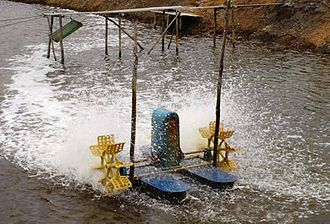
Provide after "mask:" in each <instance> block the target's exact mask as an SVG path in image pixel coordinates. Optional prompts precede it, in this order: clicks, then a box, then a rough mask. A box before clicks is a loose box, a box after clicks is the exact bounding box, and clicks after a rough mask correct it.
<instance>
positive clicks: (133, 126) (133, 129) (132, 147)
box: [129, 22, 139, 181]
mask: <svg viewBox="0 0 330 224" xmlns="http://www.w3.org/2000/svg"><path fill="white" fill-rule="evenodd" d="M138 60H139V59H138V53H137V24H136V22H134V64H133V77H132V117H131V144H130V152H129V156H130V160H131V162H132V163H133V165H132V166H131V167H130V172H129V177H130V179H131V181H133V179H134V151H135V137H136V82H137V66H138Z"/></svg>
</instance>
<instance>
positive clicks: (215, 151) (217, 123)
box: [213, 0, 231, 166]
mask: <svg viewBox="0 0 330 224" xmlns="http://www.w3.org/2000/svg"><path fill="white" fill-rule="evenodd" d="M230 5H231V0H227V1H226V11H225V26H224V30H223V39H222V47H221V57H220V69H219V77H218V84H217V104H216V119H215V132H214V141H213V142H214V147H213V166H218V138H219V126H220V105H221V86H222V74H223V67H224V65H223V64H224V56H225V49H226V40H227V30H228V14H229V9H230Z"/></svg>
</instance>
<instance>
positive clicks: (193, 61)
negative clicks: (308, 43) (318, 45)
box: [0, 3, 330, 223]
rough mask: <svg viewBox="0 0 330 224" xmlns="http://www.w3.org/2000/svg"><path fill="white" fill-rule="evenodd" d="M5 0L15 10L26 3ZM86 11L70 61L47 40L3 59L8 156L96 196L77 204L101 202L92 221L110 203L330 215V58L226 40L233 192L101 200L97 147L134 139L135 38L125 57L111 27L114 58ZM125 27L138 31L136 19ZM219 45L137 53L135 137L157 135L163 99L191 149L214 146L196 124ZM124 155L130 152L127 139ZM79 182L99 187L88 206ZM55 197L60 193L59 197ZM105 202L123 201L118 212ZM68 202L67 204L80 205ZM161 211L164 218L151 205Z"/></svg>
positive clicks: (205, 114)
mask: <svg viewBox="0 0 330 224" xmlns="http://www.w3.org/2000/svg"><path fill="white" fill-rule="evenodd" d="M1 4H4V5H6V4H7V5H6V7H8V8H9V10H15V9H16V8H22V6H21V5H16V4H14V3H1ZM0 6H2V5H0ZM24 6H25V5H24ZM29 7H30V8H33V10H35V11H37V12H40V11H39V10H44V9H43V8H42V7H41V8H40V9H38V8H36V7H35V6H29ZM78 19H81V20H83V23H84V27H83V28H82V29H80V30H79V32H77V33H75V34H73V35H72V36H70V37H69V38H68V39H66V41H65V53H66V67H65V68H62V67H61V65H59V64H58V63H56V62H54V61H52V60H47V59H46V58H45V53H46V49H47V46H46V41H47V40H46V39H45V38H39V39H37V40H38V41H37V40H34V41H35V43H34V42H33V43H29V44H28V45H27V46H24V48H23V50H22V51H23V52H19V53H17V54H16V55H11V54H9V53H8V54H7V56H6V55H5V56H4V59H5V60H7V59H8V58H9V60H8V61H7V62H6V63H4V66H6V67H7V70H6V71H7V74H13V76H12V83H10V84H8V86H7V87H6V89H5V90H4V93H3V94H4V95H5V100H4V101H3V102H2V103H1V111H2V114H0V120H1V135H0V139H1V142H2V152H1V156H5V157H6V158H8V160H10V161H11V162H13V163H15V164H18V165H19V166H21V167H23V168H24V169H26V170H28V172H31V173H34V175H35V177H34V178H35V179H37V178H41V179H42V180H55V181H56V182H59V183H60V184H62V185H65V186H67V187H68V188H69V189H70V192H72V193H68V194H69V195H66V197H65V199H63V200H64V201H69V200H70V201H72V200H73V201H75V202H77V201H84V202H86V201H89V202H88V203H86V204H87V205H86V206H84V207H82V208H81V210H79V212H81V213H82V214H86V215H90V213H91V211H94V210H95V209H99V211H100V213H99V214H98V215H97V216H98V217H97V218H95V219H93V218H91V219H90V220H94V221H95V220H102V217H107V215H108V212H106V211H107V209H109V210H111V211H113V210H115V211H118V213H119V214H120V213H121V212H122V211H125V212H126V210H133V211H131V213H130V215H129V217H127V220H126V219H124V220H126V221H127V222H131V221H132V220H131V218H130V217H131V216H137V214H139V213H142V214H146V219H150V220H151V222H158V223H159V222H161V220H166V221H165V222H171V223H173V222H175V221H177V222H179V223H181V222H189V223H200V222H207V223H209V222H211V223H212V222H214V223H218V222H235V223H236V222H241V223H244V222H257V221H264V222H288V223H291V222H301V221H302V220H304V219H306V220H308V218H310V217H317V216H320V217H321V220H322V217H325V216H326V215H327V214H328V213H329V207H328V205H327V204H328V202H329V177H328V176H329V144H330V143H329V128H328V126H329V125H328V123H329V113H328V111H329V100H330V91H329V87H330V74H329V71H330V60H329V58H328V56H326V55H314V54H311V53H299V52H294V51H286V52H274V51H272V50H270V49H259V48H256V47H255V46H254V45H252V44H240V45H239V47H238V48H237V49H231V48H230V46H229V48H228V52H227V58H226V61H225V63H226V67H225V73H224V87H223V94H222V97H223V100H222V105H221V106H222V107H221V108H222V111H221V116H222V119H223V120H224V121H225V124H226V125H227V126H230V127H232V128H233V129H234V130H235V134H234V139H233V140H232V143H233V145H236V146H239V147H241V148H242V151H241V153H239V154H236V155H234V158H235V160H237V161H238V163H239V165H240V169H239V171H238V172H237V175H238V176H239V177H240V180H239V182H238V184H237V185H238V186H237V188H236V189H234V190H233V191H230V192H218V191H216V190H213V189H211V188H209V187H207V186H203V185H200V184H198V183H196V182H194V181H191V180H187V181H189V182H191V184H192V187H193V188H192V191H191V192H190V194H191V196H192V200H191V201H190V202H189V203H187V204H185V205H180V206H177V205H169V204H167V203H166V202H163V201H159V200H154V199H151V198H149V197H148V196H146V195H144V194H139V193H137V192H135V191H132V192H127V193H125V194H123V195H120V196H116V198H115V199H108V198H107V197H103V196H101V197H98V195H99V194H100V191H102V189H100V186H99V185H98V183H97V180H98V179H100V175H101V174H100V173H97V172H95V171H94V170H93V169H92V168H91V167H93V166H95V165H96V164H97V163H98V162H99V161H98V159H97V158H94V157H93V156H92V155H91V154H90V152H89V150H88V146H89V145H90V144H93V143H94V142H95V138H96V136H97V135H100V134H104V133H115V135H116V137H117V139H120V140H124V141H126V142H129V133H130V123H129V122H130V111H131V107H130V100H131V90H130V85H131V75H132V55H131V52H132V46H131V42H130V39H128V38H126V37H125V38H124V40H123V42H124V43H123V45H124V50H123V59H122V60H118V59H117V43H116V41H117V35H116V33H117V30H116V28H115V27H110V28H111V30H110V33H111V35H112V36H111V44H110V49H109V50H110V54H111V55H110V56H109V57H107V58H104V55H103V46H104V43H103V32H104V27H103V23H104V20H103V19H102V18H99V17H95V16H88V17H84V18H78ZM43 22H45V21H43ZM124 26H125V28H126V29H127V30H131V29H130V23H129V22H128V21H126V22H125V23H124ZM40 29H43V30H44V27H43V28H42V27H41V28H40ZM139 29H140V36H139V38H140V39H141V40H143V43H144V45H145V46H146V48H147V49H148V47H150V46H151V45H152V43H153V42H154V41H155V40H156V38H157V35H158V34H157V33H155V32H154V31H152V30H150V29H148V28H146V27H144V26H143V25H140V27H139ZM24 32H27V33H29V31H28V30H24ZM31 32H32V31H31ZM30 35H32V34H30ZM1 38H4V39H5V40H6V41H8V39H7V37H2V36H1ZM211 46H212V43H211V41H210V40H209V39H205V38H191V37H189V38H183V39H182V40H181V46H180V56H179V58H177V57H175V52H174V51H173V49H171V50H170V51H168V52H166V53H165V54H164V55H161V54H160V52H159V49H156V50H155V51H153V52H152V53H151V55H147V54H146V53H145V52H141V53H140V55H139V56H140V59H139V68H138V119H137V120H138V127H137V144H138V146H141V145H145V144H149V142H150V125H151V114H152V111H153V110H154V109H155V108H157V107H159V106H164V107H167V108H169V109H171V110H175V111H177V112H178V114H179V116H180V126H181V127H180V131H181V133H180V134H181V146H182V149H183V150H184V151H191V150H195V149H196V148H197V147H198V145H199V144H206V143H205V142H204V141H203V140H202V139H201V138H200V136H199V133H198V131H197V130H198V128H199V127H203V126H205V125H207V124H208V123H209V121H211V120H214V113H215V112H214V111H215V82H216V78H217V72H218V61H219V49H217V50H215V51H214V50H213V49H212V48H211ZM57 53H58V52H57ZM8 71H9V72H8ZM1 72H2V74H6V72H5V70H1ZM126 145H128V144H126ZM140 154H141V152H140V151H138V152H137V156H141V155H140ZM122 157H123V158H125V159H128V147H127V146H126V148H125V153H124V155H122ZM49 184H50V185H53V184H54V183H53V182H50V183H49ZM86 186H91V188H89V187H87V188H88V190H87V189H86ZM74 189H79V194H82V195H83V194H84V192H85V193H86V194H92V195H96V196H95V197H96V198H94V199H93V200H94V202H93V203H90V200H92V199H91V198H93V196H91V198H88V197H87V198H84V197H83V198H81V197H82V196H81V195H80V196H77V195H76V194H77V192H76V191H75V190H74ZM92 189H93V190H92ZM32 191H33V190H32ZM80 191H81V192H82V193H80ZM49 197H50V196H49ZM52 197H54V198H55V199H54V198H52ZM51 198H52V199H51V200H61V195H58V196H57V195H52V196H51ZM108 200H118V201H117V203H119V204H120V208H119V210H116V209H117V208H116V206H114V205H112V204H113V203H108ZM84 202H83V203H84ZM64 207H65V208H64ZM64 207H63V208H59V209H69V210H71V211H72V213H75V212H77V211H76V210H75V209H74V208H73V207H70V206H64ZM100 207H101V208H100ZM133 208H134V209H133ZM155 208H157V210H156V211H158V212H161V214H162V216H164V217H166V218H161V217H157V215H156V214H157V212H156V214H155V213H153V212H150V211H151V210H153V209H155ZM150 213H151V215H150ZM148 217H149V218H148ZM150 217H151V218H150ZM119 219H120V220H119V221H118V222H120V221H123V219H122V218H119ZM63 220H65V219H63ZM104 220H108V219H104ZM150 220H149V221H150ZM30 221H31V220H30ZM145 221H146V220H143V219H139V222H141V223H143V222H145Z"/></svg>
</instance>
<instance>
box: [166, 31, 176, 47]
mask: <svg viewBox="0 0 330 224" xmlns="http://www.w3.org/2000/svg"><path fill="white" fill-rule="evenodd" d="M174 32H175V27H173V30H172V33H171V38H170V41H169V42H168V45H167V49H170V47H171V43H172V39H173V35H174Z"/></svg>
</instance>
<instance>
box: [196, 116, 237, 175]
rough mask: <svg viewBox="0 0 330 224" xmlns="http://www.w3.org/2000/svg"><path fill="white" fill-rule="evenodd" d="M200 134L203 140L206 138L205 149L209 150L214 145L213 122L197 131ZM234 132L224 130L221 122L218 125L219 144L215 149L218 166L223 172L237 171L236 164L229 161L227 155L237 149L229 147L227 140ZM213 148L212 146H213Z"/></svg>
mask: <svg viewBox="0 0 330 224" xmlns="http://www.w3.org/2000/svg"><path fill="white" fill-rule="evenodd" d="M199 132H200V134H201V135H202V137H203V138H206V139H207V140H208V144H207V148H208V149H211V147H212V146H211V145H213V144H214V133H215V121H211V122H210V124H209V127H204V128H200V129H199ZM233 134H234V131H233V130H230V129H227V130H225V129H224V124H223V122H221V123H220V132H219V136H218V138H219V141H218V142H219V144H218V147H217V153H218V165H219V166H220V167H221V168H222V169H223V170H224V171H235V170H237V167H238V166H237V164H236V162H235V161H233V160H230V159H229V158H228V156H229V153H232V152H237V151H239V149H237V148H233V147H231V146H230V145H229V144H228V142H227V140H228V139H229V138H230V137H231V136H233ZM213 147H214V146H213Z"/></svg>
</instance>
